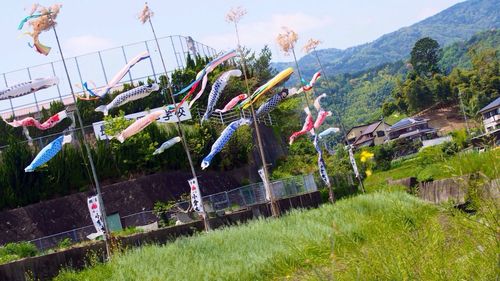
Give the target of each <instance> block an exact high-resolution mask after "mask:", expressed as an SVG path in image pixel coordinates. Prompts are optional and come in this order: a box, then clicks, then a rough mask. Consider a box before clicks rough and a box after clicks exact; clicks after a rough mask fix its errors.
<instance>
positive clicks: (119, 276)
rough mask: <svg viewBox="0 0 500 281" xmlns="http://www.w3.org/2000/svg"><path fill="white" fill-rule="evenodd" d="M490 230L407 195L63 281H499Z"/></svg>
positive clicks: (236, 231)
mask: <svg viewBox="0 0 500 281" xmlns="http://www.w3.org/2000/svg"><path fill="white" fill-rule="evenodd" d="M485 225H486V224H485V222H484V221H483V222H481V223H480V222H478V218H476V217H474V216H472V217H471V216H468V215H465V214H462V213H459V212H458V211H452V210H449V209H444V208H442V207H436V206H433V205H430V204H427V203H424V202H422V201H420V200H418V199H416V198H415V197H412V196H411V195H408V194H405V193H402V192H392V193H388V192H376V193H372V194H367V195H361V196H356V197H352V198H348V199H344V200H341V201H339V202H337V203H336V204H335V205H329V204H328V205H323V206H322V207H320V208H318V209H314V210H302V211H293V212H291V213H289V214H287V215H285V216H283V217H281V218H280V219H262V220H256V221H252V222H250V223H248V224H245V225H240V226H237V227H231V228H226V229H222V230H216V231H211V232H210V233H201V234H198V235H196V236H194V237H190V238H182V239H179V240H177V241H175V242H173V243H170V244H167V245H164V246H157V245H151V246H146V247H142V248H138V249H133V250H130V251H127V252H125V253H124V254H121V255H119V256H115V257H114V258H113V259H112V261H111V262H108V263H107V264H98V265H95V266H94V267H92V268H89V269H86V270H84V271H82V272H78V273H77V272H71V271H66V272H62V273H61V274H60V275H59V276H58V277H57V278H56V279H55V280H59V281H61V280H270V279H271V280H272V279H274V280H281V279H283V280H495V279H496V278H497V277H498V276H499V275H498V274H499V272H498V256H497V253H498V252H499V241H498V237H497V236H496V233H494V232H492V231H490V230H489V229H490V228H488V227H487V226H485Z"/></svg>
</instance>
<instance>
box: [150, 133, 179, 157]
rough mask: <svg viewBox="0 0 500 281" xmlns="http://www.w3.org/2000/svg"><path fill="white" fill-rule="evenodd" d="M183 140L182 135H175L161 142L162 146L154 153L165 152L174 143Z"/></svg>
mask: <svg viewBox="0 0 500 281" xmlns="http://www.w3.org/2000/svg"><path fill="white" fill-rule="evenodd" d="M180 141H181V137H174V138H171V139H169V140H168V141H166V142H164V143H162V144H161V146H160V147H158V148H157V149H156V150H155V151H154V152H153V155H157V154H160V153H163V151H165V150H167V149H169V148H171V147H172V146H173V145H174V144H176V143H178V142H180Z"/></svg>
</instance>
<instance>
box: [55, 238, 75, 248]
mask: <svg viewBox="0 0 500 281" xmlns="http://www.w3.org/2000/svg"><path fill="white" fill-rule="evenodd" d="M72 244H73V241H72V240H71V239H70V238H64V239H61V240H60V241H59V242H57V248H59V249H66V248H69V247H71V245H72Z"/></svg>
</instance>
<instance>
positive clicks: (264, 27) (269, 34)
mask: <svg viewBox="0 0 500 281" xmlns="http://www.w3.org/2000/svg"><path fill="white" fill-rule="evenodd" d="M332 22H333V20H332V19H331V18H330V17H327V16H325V17H317V16H312V15H308V14H305V13H302V12H299V13H290V14H273V15H272V16H271V17H270V19H269V20H267V21H258V22H252V23H240V24H239V25H238V28H239V33H240V39H241V44H242V45H244V46H248V47H249V48H251V49H253V50H255V51H258V50H260V49H261V48H262V47H263V46H264V45H266V44H267V45H269V46H271V47H272V46H274V45H276V36H277V35H278V34H279V33H280V32H282V29H281V28H282V27H283V26H287V27H289V28H291V29H293V30H294V31H295V32H297V33H298V34H299V43H298V44H299V46H301V44H304V43H305V42H306V41H307V40H308V39H309V36H307V35H306V34H307V33H308V32H309V31H312V30H314V29H320V28H324V27H326V26H329V25H331V24H332ZM200 41H201V42H204V43H205V44H207V45H209V46H212V47H214V48H216V49H218V50H227V49H231V48H234V47H235V46H236V35H235V33H234V32H228V33H223V34H212V35H208V36H205V37H203V38H201V40H200ZM299 46H297V49H300V48H301V47H299Z"/></svg>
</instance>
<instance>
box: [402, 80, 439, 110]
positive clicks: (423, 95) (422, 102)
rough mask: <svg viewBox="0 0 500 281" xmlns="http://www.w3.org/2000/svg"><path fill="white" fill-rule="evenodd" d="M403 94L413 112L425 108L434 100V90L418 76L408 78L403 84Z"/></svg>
mask: <svg viewBox="0 0 500 281" xmlns="http://www.w3.org/2000/svg"><path fill="white" fill-rule="evenodd" d="M403 96H404V97H405V99H406V104H408V111H409V112H411V113H414V112H417V111H419V110H422V109H425V108H427V107H428V106H430V105H431V104H432V102H433V96H432V91H431V90H430V89H429V87H427V85H426V83H425V81H424V80H423V79H422V78H420V77H417V78H416V79H415V80H406V82H405V83H404V86H403Z"/></svg>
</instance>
